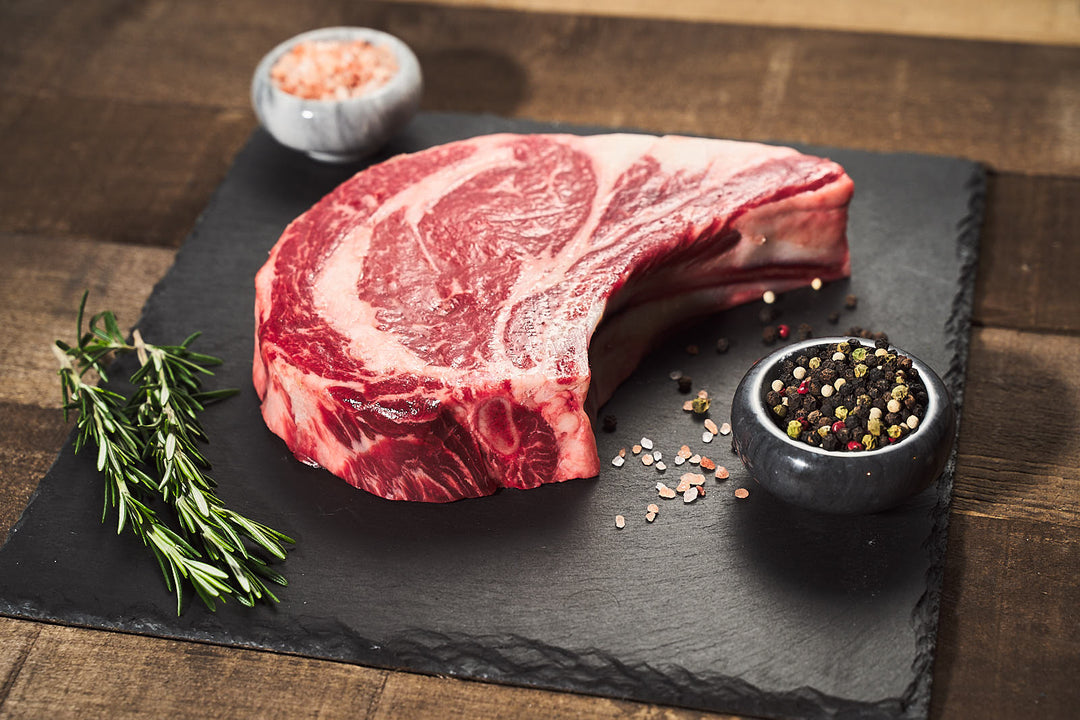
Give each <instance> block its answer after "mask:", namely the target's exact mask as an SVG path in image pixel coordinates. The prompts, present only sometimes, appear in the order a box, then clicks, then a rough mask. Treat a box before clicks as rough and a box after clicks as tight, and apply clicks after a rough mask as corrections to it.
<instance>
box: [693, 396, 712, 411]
mask: <svg viewBox="0 0 1080 720" xmlns="http://www.w3.org/2000/svg"><path fill="white" fill-rule="evenodd" d="M690 408H691V409H692V410H693V411H694V412H695V413H697V414H698V415H704V414H705V413H707V412H709V398H707V397H696V398H694V399H693V400H692V401H691V402H690Z"/></svg>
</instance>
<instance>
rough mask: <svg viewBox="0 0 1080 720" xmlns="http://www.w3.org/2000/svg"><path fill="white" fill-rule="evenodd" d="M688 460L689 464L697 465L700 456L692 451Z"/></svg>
mask: <svg viewBox="0 0 1080 720" xmlns="http://www.w3.org/2000/svg"><path fill="white" fill-rule="evenodd" d="M689 460H690V464H691V465H697V464H698V463H700V462H701V456H700V455H698V454H697V453H694V454H693V455H691V456H690V458H689Z"/></svg>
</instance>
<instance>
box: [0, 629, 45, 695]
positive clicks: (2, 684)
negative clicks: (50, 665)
mask: <svg viewBox="0 0 1080 720" xmlns="http://www.w3.org/2000/svg"><path fill="white" fill-rule="evenodd" d="M40 632H41V626H39V625H37V624H36V623H28V622H21V621H19V620H11V619H9V618H4V617H0V715H3V705H4V700H5V699H6V698H7V696H8V693H9V692H10V691H11V686H12V685H14V683H15V678H17V677H18V676H19V673H20V672H21V671H22V667H23V663H25V662H26V657H27V656H28V655H29V654H30V649H31V648H32V647H33V646H34V641H35V640H37V636H38V634H39V633H40Z"/></svg>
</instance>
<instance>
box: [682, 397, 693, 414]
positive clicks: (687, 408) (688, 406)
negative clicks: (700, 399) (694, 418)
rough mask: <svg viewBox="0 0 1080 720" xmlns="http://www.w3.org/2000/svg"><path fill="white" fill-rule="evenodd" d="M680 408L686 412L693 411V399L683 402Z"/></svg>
mask: <svg viewBox="0 0 1080 720" xmlns="http://www.w3.org/2000/svg"><path fill="white" fill-rule="evenodd" d="M682 409H683V410H685V411H686V412H693V411H694V401H693V400H687V401H686V402H684V403H683V404H682Z"/></svg>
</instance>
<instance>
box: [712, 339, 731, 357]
mask: <svg viewBox="0 0 1080 720" xmlns="http://www.w3.org/2000/svg"><path fill="white" fill-rule="evenodd" d="M729 349H731V341H729V340H728V339H727V338H726V337H722V338H720V339H719V340H717V341H716V352H718V353H720V354H721V355H723V354H724V353H726V352H727V351H728V350H729Z"/></svg>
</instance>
